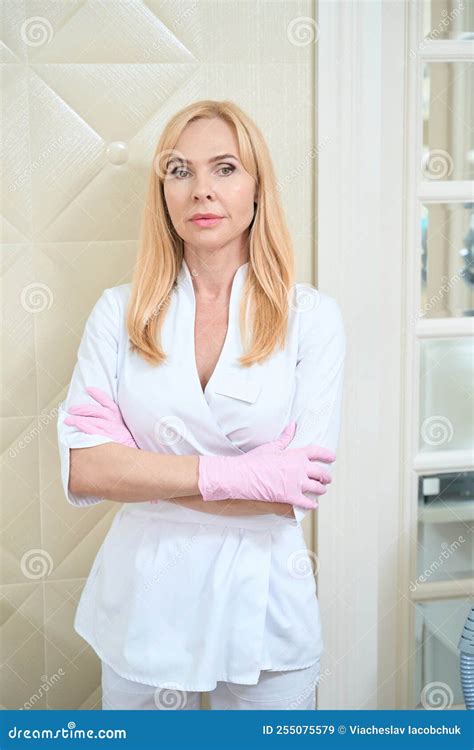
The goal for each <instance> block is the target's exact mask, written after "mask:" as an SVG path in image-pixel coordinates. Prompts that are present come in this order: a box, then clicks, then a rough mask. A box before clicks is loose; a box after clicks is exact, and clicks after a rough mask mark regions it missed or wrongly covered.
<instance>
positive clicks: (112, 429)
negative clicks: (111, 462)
mask: <svg viewBox="0 0 474 750" xmlns="http://www.w3.org/2000/svg"><path fill="white" fill-rule="evenodd" d="M86 391H87V393H88V394H89V396H92V398H93V399H94V400H95V401H97V402H98V406H96V405H95V404H80V405H78V406H71V407H70V408H69V409H68V413H69V414H71V415H72V416H70V417H67V418H66V419H65V420H64V424H67V425H70V426H71V427H77V429H78V430H81V432H86V433H87V434H89V435H105V436H106V437H109V438H112V440H113V441H114V442H115V443H121V444H122V445H127V446H128V447H129V448H138V445H137V444H136V442H135V440H134V439H133V436H132V434H131V432H130V430H129V429H128V427H127V425H126V424H125V422H124V421H123V417H122V413H121V411H120V409H119V407H118V405H117V404H116V403H115V401H112V399H111V398H110V397H109V396H108V395H107V394H106V393H104V391H102V390H101V389H100V388H86Z"/></svg>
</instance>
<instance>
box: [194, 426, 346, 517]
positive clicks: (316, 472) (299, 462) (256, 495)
mask: <svg viewBox="0 0 474 750" xmlns="http://www.w3.org/2000/svg"><path fill="white" fill-rule="evenodd" d="M295 430H296V422H290V424H289V425H288V426H287V427H286V428H285V429H284V430H283V432H282V433H281V435H280V436H279V437H278V438H277V440H273V441H271V442H269V443H264V444H263V445H259V446H258V447H257V448H254V449H253V450H251V451H248V453H243V454H242V455H241V456H200V457H199V479H198V484H199V490H200V492H201V495H202V497H203V500H227V499H230V498H234V497H239V498H243V499H247V500H261V501H263V502H273V503H289V504H291V505H295V506H297V507H298V508H304V509H305V510H312V509H313V508H317V507H318V503H316V502H314V501H313V500H311V499H310V498H309V497H307V496H306V495H304V494H303V493H304V492H313V493H315V494H317V495H324V493H325V492H326V487H325V485H326V484H329V483H330V482H331V481H332V478H331V475H330V474H329V473H328V471H327V470H325V469H324V468H323V467H321V466H319V465H318V464H317V463H316V461H322V462H323V463H332V462H333V461H335V460H336V454H335V453H334V452H333V451H330V450H329V449H327V448H323V447H321V446H319V445H307V446H304V447H301V448H286V446H287V445H288V443H290V442H291V440H292V439H293V437H294V434H295ZM285 449H286V450H285Z"/></svg>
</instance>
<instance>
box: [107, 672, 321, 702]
mask: <svg viewBox="0 0 474 750" xmlns="http://www.w3.org/2000/svg"><path fill="white" fill-rule="evenodd" d="M319 675H320V666H319V661H317V662H316V663H315V664H312V665H311V666H310V667H305V668H304V669H295V670H290V671H288V672H270V671H268V670H263V671H262V672H260V678H259V681H258V682H257V684H256V685H239V684H237V683H235V682H218V683H217V685H216V687H215V688H214V690H211V691H210V692H209V693H208V696H209V706H210V708H211V710H212V709H214V710H216V709H217V710H220V711H223V710H234V711H239V710H247V711H249V710H250V711H273V710H279V711H281V710H294V711H301V710H315V708H316V695H315V689H316V686H317V683H318V679H319ZM200 708H201V693H200V692H194V691H185V690H177V689H175V688H171V687H153V686H152V685H142V684H141V683H139V682H133V681H132V680H126V679H125V678H124V677H121V676H120V675H118V674H117V673H116V672H115V671H114V670H113V669H112V667H110V666H109V665H108V664H106V663H105V662H104V661H103V662H102V710H109V711H111V710H123V711H133V710H138V711H157V710H161V711H183V710H184V711H199V709H200Z"/></svg>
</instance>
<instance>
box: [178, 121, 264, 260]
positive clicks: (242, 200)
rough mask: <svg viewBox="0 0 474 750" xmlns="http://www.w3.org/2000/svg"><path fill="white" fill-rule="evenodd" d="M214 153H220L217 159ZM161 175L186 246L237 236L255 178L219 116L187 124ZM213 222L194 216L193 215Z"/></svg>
mask: <svg viewBox="0 0 474 750" xmlns="http://www.w3.org/2000/svg"><path fill="white" fill-rule="evenodd" d="M216 157H219V158H218V159H216ZM167 163H168V167H167V170H166V174H165V176H164V195H165V200H166V205H167V207H168V212H169V214H170V217H171V221H172V223H173V226H174V228H175V230H176V232H177V234H178V235H179V236H180V237H181V238H182V239H183V240H184V242H185V244H186V245H188V247H190V248H193V247H195V248H201V249H202V248H208V249H209V250H213V249H219V248H221V247H224V246H225V245H228V244H229V243H230V242H232V241H233V240H235V239H237V238H239V237H241V239H242V240H244V241H245V240H246V238H247V236H248V232H247V229H248V227H249V225H250V223H251V221H252V218H253V215H254V205H253V204H254V200H255V201H256V197H257V192H256V186H255V181H254V178H253V177H252V176H251V175H250V174H249V173H248V172H246V171H245V170H244V168H243V166H242V164H241V162H240V160H239V150H238V143H237V138H236V136H235V133H234V131H233V128H232V127H231V126H230V125H228V124H227V123H226V122H225V121H224V120H222V119H220V118H214V119H212V120H209V119H201V120H196V121H194V122H191V123H189V125H187V126H186V128H185V129H184V131H183V132H182V134H181V136H180V138H179V140H178V142H177V143H176V146H175V148H174V149H173V155H172V157H171V160H170V159H168V162H167ZM196 213H200V214H215V215H217V216H219V217H220V218H219V219H218V220H210V221H206V220H201V221H200V222H198V221H196V220H193V219H192V217H193V215H194V214H196Z"/></svg>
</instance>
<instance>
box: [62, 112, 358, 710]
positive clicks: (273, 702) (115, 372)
mask: <svg viewBox="0 0 474 750" xmlns="http://www.w3.org/2000/svg"><path fill="white" fill-rule="evenodd" d="M211 214H212V216H210V215H211ZM344 356H345V337H344V329H343V323H342V319H341V314H340V310H339V307H338V304H337V303H336V301H335V300H334V299H333V298H331V297H329V296H328V295H325V294H322V293H318V292H317V291H316V290H315V289H314V288H313V287H311V286H307V285H303V284H296V285H295V284H294V255H293V250H292V246H291V240H290V237H289V233H288V229H287V226H286V223H285V219H284V214H283V211H282V208H281V205H280V200H279V196H278V192H277V188H276V181H275V176H274V171H273V167H272V163H271V159H270V156H269V153H268V149H267V147H266V144H265V141H264V138H263V136H262V134H261V133H260V131H259V130H258V128H257V127H256V125H255V124H254V123H253V122H252V121H251V119H250V118H249V117H248V116H247V115H246V114H245V113H244V112H242V110H240V109H239V108H238V107H237V106H236V105H234V104H233V103H232V102H228V101H224V102H214V101H203V102H197V103H194V104H191V105H190V106H188V107H186V108H185V109H183V110H182V111H180V112H178V113H177V114H176V115H175V116H174V117H173V118H172V119H171V121H170V122H169V123H168V124H167V126H166V127H165V129H164V131H163V134H162V136H161V138H160V141H159V143H158V145H157V149H156V152H155V157H154V162H153V169H152V172H151V177H150V184H149V191H148V196H147V200H146V205H145V211H144V216H143V223H142V233H141V239H140V247H139V253H138V259H137V264H136V268H135V273H134V278H133V281H132V283H131V284H122V285H120V286H117V287H113V288H109V289H106V290H105V291H104V292H103V294H102V296H101V297H100V299H99V300H98V302H97V303H96V305H95V307H94V309H93V310H92V313H91V315H90V317H89V319H88V321H87V324H86V328H85V332H84V335H83V338H82V341H81V344H80V347H79V352H78V361H77V364H76V367H75V369H74V373H73V377H72V381H71V384H70V387H69V391H68V395H67V398H66V400H65V401H64V402H63V403H62V404H61V405H60V413H59V420H58V435H59V445H60V453H61V463H62V479H63V486H64V491H65V494H66V497H67V499H68V501H69V502H71V503H72V504H74V505H78V506H88V505H92V504H95V503H98V502H101V501H102V499H103V498H104V497H105V498H107V499H110V500H112V501H118V502H121V503H123V505H122V507H121V509H120V510H119V512H118V513H117V514H116V515H115V517H114V520H113V523H112V526H111V528H110V530H109V532H108V534H107V536H106V538H105V540H104V543H103V544H102V546H101V548H100V550H99V552H98V554H97V557H96V559H95V561H94V563H93V566H92V569H91V572H90V575H89V578H88V580H87V582H86V585H85V587H84V590H83V593H82V596H81V600H80V603H79V606H78V610H77V613H76V619H75V623H74V626H75V629H76V631H77V632H78V633H79V634H80V635H81V636H82V637H83V638H84V639H85V640H86V641H87V642H88V643H89V644H90V645H91V646H92V647H93V648H94V649H95V651H96V653H97V654H98V655H99V657H100V658H101V660H102V689H103V708H109V709H116V708H120V709H156V708H159V709H160V708H161V709H163V708H168V707H171V708H184V709H195V708H198V707H199V698H200V693H201V692H203V691H206V692H209V702H210V707H211V708H218V709H222V708H230V709H249V708H250V709H279V708H295V709H313V708H314V707H315V703H314V702H315V690H314V687H315V683H316V681H317V677H318V674H319V659H320V655H321V651H322V648H323V644H322V639H321V625H320V617H319V606H318V602H317V598H316V587H315V581H314V577H313V574H312V573H313V571H312V569H311V565H310V564H309V557H308V553H307V550H306V546H305V543H304V537H303V533H302V529H301V525H300V524H301V520H302V518H303V517H304V515H305V514H306V513H307V512H308V511H309V510H311V509H312V508H315V507H317V503H316V501H315V497H318V496H319V495H322V494H324V493H325V492H326V486H325V485H326V484H328V483H329V482H330V481H331V475H330V473H329V464H331V463H332V462H333V461H334V460H335V453H334V450H335V448H336V444H337V437H338V432H339V424H340V415H341V403H342V387H343V365H344ZM137 448H138V449H139V450H137Z"/></svg>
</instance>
